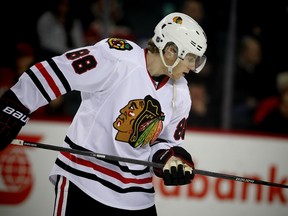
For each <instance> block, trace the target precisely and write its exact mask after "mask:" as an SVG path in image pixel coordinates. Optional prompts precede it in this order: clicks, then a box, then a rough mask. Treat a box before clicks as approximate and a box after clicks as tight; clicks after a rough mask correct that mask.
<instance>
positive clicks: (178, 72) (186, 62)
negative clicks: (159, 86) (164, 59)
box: [171, 53, 197, 80]
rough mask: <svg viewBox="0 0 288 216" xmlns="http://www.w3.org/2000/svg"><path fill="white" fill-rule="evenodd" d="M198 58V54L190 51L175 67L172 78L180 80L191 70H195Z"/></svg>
mask: <svg viewBox="0 0 288 216" xmlns="http://www.w3.org/2000/svg"><path fill="white" fill-rule="evenodd" d="M196 59H197V56H196V55H194V54H190V53H188V54H187V55H186V56H185V58H184V59H183V60H180V62H179V63H178V65H177V66H176V67H174V68H173V73H172V75H171V78H172V79H174V80H178V79H180V77H182V76H184V75H185V74H188V73H189V72H190V71H194V70H195V63H196Z"/></svg>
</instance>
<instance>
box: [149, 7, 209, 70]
mask: <svg viewBox="0 0 288 216" xmlns="http://www.w3.org/2000/svg"><path fill="white" fill-rule="evenodd" d="M152 40H153V42H154V44H155V45H156V46H157V47H158V49H159V51H160V53H161V52H162V50H163V49H164V47H165V46H166V44H167V43H169V42H172V43H174V44H175V45H176V46H177V48H178V57H179V58H180V59H184V58H185V56H186V54H188V53H192V54H194V55H197V56H198V59H197V61H196V65H195V72H196V73H199V72H200V71H201V70H202V69H203V67H204V65H205V63H206V56H205V55H204V53H205V51H206V49H207V39H206V35H205V32H204V31H203V29H202V28H201V26H200V25H199V24H198V23H197V22H196V21H195V20H194V19H192V18H191V17H189V16H187V15H186V14H183V13H178V12H175V13H170V14H168V15H167V16H166V17H164V18H163V19H162V20H161V21H160V22H159V23H158V24H157V25H156V27H155V29H154V36H153V37H152ZM161 59H162V61H163V58H162V57H161ZM178 62H179V61H178ZM163 63H164V64H165V62H163ZM165 66H166V64H165ZM174 66H176V65H175V64H174V65H173V66H172V67H174Z"/></svg>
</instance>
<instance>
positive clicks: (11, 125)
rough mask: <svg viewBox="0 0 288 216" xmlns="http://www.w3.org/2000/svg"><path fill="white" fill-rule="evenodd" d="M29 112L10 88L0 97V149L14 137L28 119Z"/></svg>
mask: <svg viewBox="0 0 288 216" xmlns="http://www.w3.org/2000/svg"><path fill="white" fill-rule="evenodd" d="M29 113H30V111H29V110H28V109H27V108H26V107H25V106H24V105H23V104H22V103H21V102H20V101H19V100H18V98H17V97H16V95H15V94H14V93H13V92H12V91H11V90H8V91H7V92H5V94H4V95H3V96H2V97H1V98H0V151H2V150H3V149H5V148H6V147H7V146H8V145H9V144H10V143H11V142H12V140H13V139H15V138H16V136H17V135H18V133H19V132H20V130H21V128H22V127H23V126H24V125H25V124H26V123H27V121H28V120H29Z"/></svg>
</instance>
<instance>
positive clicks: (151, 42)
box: [147, 38, 176, 53]
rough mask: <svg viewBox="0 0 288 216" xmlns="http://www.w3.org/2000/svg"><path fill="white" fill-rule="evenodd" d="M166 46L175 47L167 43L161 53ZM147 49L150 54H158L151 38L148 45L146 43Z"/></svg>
mask: <svg viewBox="0 0 288 216" xmlns="http://www.w3.org/2000/svg"><path fill="white" fill-rule="evenodd" d="M168 46H176V45H175V44H174V43H173V42H168V43H167V44H166V46H165V47H164V49H163V52H164V50H165V49H166V47H168ZM147 49H148V50H149V51H150V52H151V53H159V49H158V47H157V46H156V45H155V44H154V42H153V40H152V38H151V39H150V40H149V41H148V43H147Z"/></svg>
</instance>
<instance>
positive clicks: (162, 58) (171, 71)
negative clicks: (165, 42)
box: [159, 49, 181, 75]
mask: <svg viewBox="0 0 288 216" xmlns="http://www.w3.org/2000/svg"><path fill="white" fill-rule="evenodd" d="M159 51H160V52H159V53H160V57H161V60H162V63H163V64H164V65H165V67H167V68H168V73H169V74H170V75H171V74H172V73H173V68H174V67H175V66H176V65H177V64H178V63H179V62H180V60H181V59H180V58H177V59H176V61H175V62H174V64H173V65H171V66H169V65H167V64H166V62H165V60H164V57H163V52H162V49H160V50H159Z"/></svg>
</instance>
